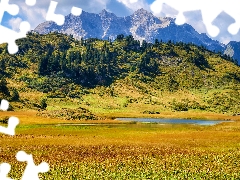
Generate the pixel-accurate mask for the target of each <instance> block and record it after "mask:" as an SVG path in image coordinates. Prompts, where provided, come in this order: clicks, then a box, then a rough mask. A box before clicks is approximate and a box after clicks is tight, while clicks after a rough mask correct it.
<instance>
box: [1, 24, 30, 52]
mask: <svg viewBox="0 0 240 180" xmlns="http://www.w3.org/2000/svg"><path fill="white" fill-rule="evenodd" d="M19 29H20V32H16V31H14V30H12V29H9V28H6V27H5V26H2V25H0V32H1V33H0V44H1V43H8V52H9V53H10V54H15V53H17V52H18V46H17V45H16V43H15V41H16V40H17V39H20V38H24V37H26V34H27V32H28V31H29V30H30V24H29V23H28V22H26V21H23V22H21V24H20V28H19Z"/></svg>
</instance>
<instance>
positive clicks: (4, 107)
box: [0, 99, 9, 111]
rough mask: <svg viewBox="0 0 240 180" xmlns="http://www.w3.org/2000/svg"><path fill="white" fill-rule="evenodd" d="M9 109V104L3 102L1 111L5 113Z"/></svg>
mask: <svg viewBox="0 0 240 180" xmlns="http://www.w3.org/2000/svg"><path fill="white" fill-rule="evenodd" d="M8 108H9V102H8V101H7V100H5V99H3V100H2V101H1V105H0V109H1V110H3V111H7V110H8Z"/></svg>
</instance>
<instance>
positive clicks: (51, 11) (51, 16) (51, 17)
mask: <svg viewBox="0 0 240 180" xmlns="http://www.w3.org/2000/svg"><path fill="white" fill-rule="evenodd" d="M57 4H58V2H56V1H51V2H50V5H49V8H48V12H47V15H46V20H47V21H54V22H56V23H57V25H59V26H61V25H63V24H64V21H65V17H64V16H63V15H61V14H55V9H56V8H57Z"/></svg>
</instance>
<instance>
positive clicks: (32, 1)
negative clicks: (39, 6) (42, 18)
mask: <svg viewBox="0 0 240 180" xmlns="http://www.w3.org/2000/svg"><path fill="white" fill-rule="evenodd" d="M25 3H26V4H27V5H28V6H34V5H35V4H36V0H25Z"/></svg>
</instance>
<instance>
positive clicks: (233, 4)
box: [223, 0, 240, 35]
mask: <svg viewBox="0 0 240 180" xmlns="http://www.w3.org/2000/svg"><path fill="white" fill-rule="evenodd" d="M223 6H224V9H223V11H224V12H226V13H227V14H228V15H230V16H231V17H232V18H234V20H235V23H233V24H231V25H230V26H229V27H228V32H229V33H230V34H232V35H236V34H237V33H238V31H239V29H240V10H239V7H240V1H236V0H229V1H227V2H225V3H224V4H223Z"/></svg>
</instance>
